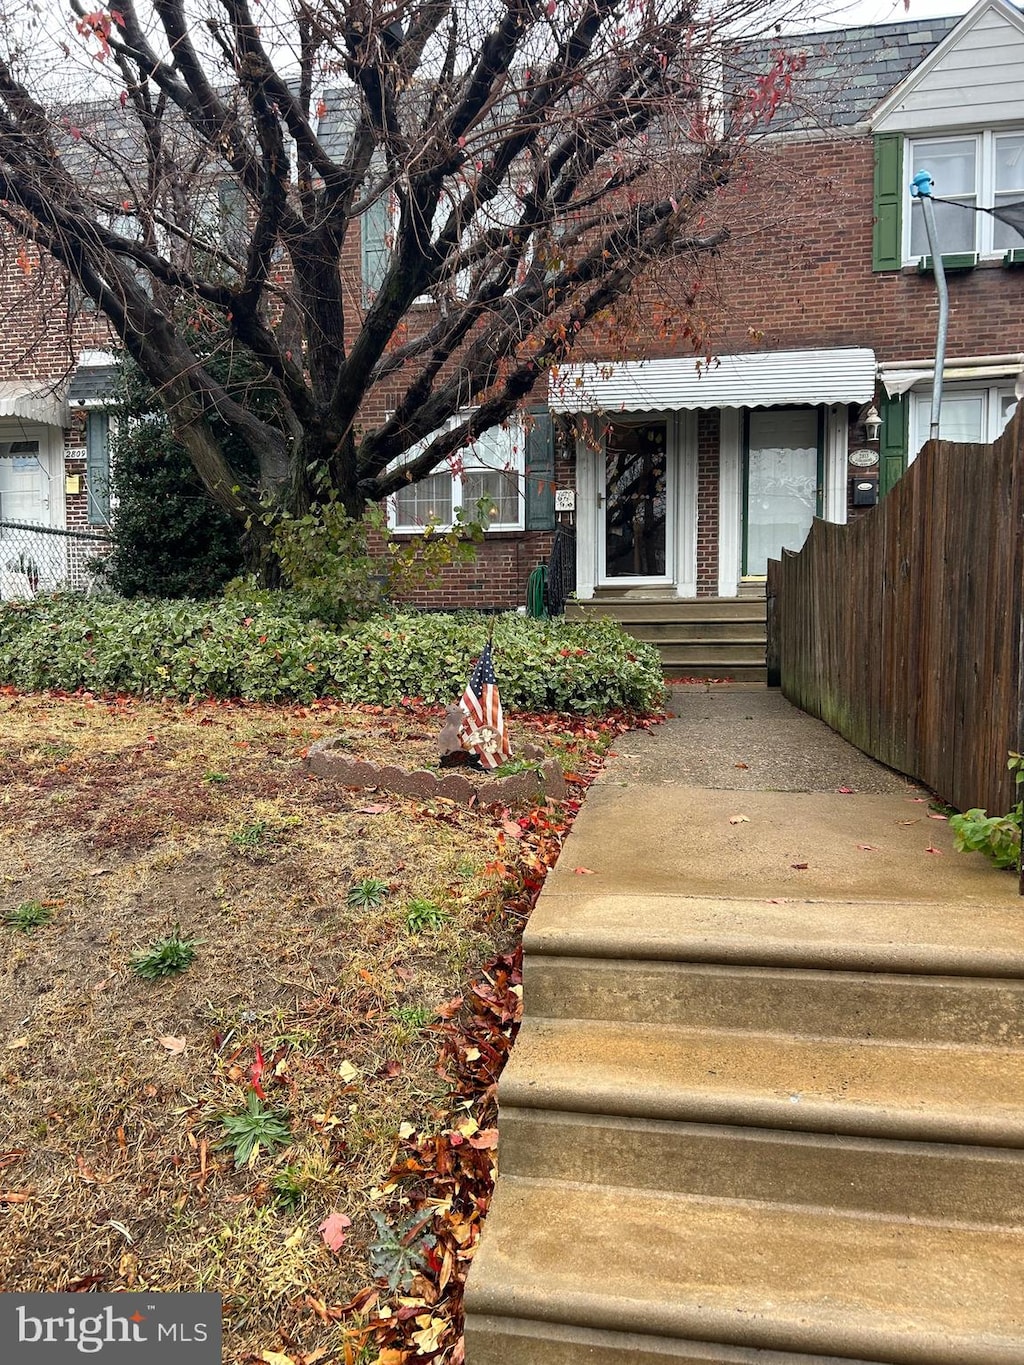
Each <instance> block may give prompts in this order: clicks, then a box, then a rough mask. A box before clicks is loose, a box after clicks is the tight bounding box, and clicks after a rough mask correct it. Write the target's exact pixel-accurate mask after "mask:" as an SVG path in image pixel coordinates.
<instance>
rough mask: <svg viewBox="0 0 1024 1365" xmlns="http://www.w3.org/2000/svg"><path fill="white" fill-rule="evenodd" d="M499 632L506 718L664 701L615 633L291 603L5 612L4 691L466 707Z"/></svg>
mask: <svg viewBox="0 0 1024 1365" xmlns="http://www.w3.org/2000/svg"><path fill="white" fill-rule="evenodd" d="M492 625H493V627H494V660H495V669H496V672H497V675H498V684H499V687H500V689H501V697H502V702H503V704H504V705H505V706H506V707H517V708H520V709H523V710H531V711H548V710H555V711H577V712H601V711H607V710H612V709H616V708H622V709H625V710H633V711H646V710H650V709H652V708H654V707H656V706H657V705H658V704H659V703H660V701H661V699H662V696H663V689H662V672H661V666H660V663H659V659H658V655H657V653H656V652H655V650H654V649H652V648H651V647H650V646H649V645H645V644H642V643H641V642H639V641H637V640H633V639H632V638H631V637H630V636H628V635H626V634H625V633H624V632H623V631H622V629H621V628H620V627H619V626H617V625H615V624H614V623H612V622H608V621H600V620H595V621H590V622H566V621H562V620H557V621H533V620H528V619H527V618H526V617H522V616H517V615H508V616H500V617H497V618H493V617H484V616H480V615H475V614H470V613H459V614H453V615H431V614H426V613H406V614H399V615H395V616H381V617H376V618H374V619H373V620H371V621H366V622H362V623H360V624H358V625H354V626H352V627H350V628H349V629H347V630H345V631H337V630H329V629H325V628H324V627H323V626H321V625H320V624H319V623H317V622H310V621H307V620H304V619H303V616H302V613H301V609H300V606H299V604H297V603H294V602H292V601H291V600H290V599H289V598H288V597H287V596H285V595H283V594H282V595H280V597H275V598H274V599H272V600H271V599H269V598H268V596H267V595H266V594H264V595H263V597H262V598H261V599H260V600H259V601H258V602H251V601H246V600H244V599H242V600H234V601H232V600H226V601H222V602H217V603H205V602H192V601H173V602H167V601H162V602H143V601H131V602H125V601H119V600H118V601H111V600H107V599H97V598H75V597H70V596H59V597H50V598H36V599H34V600H32V601H30V602H25V603H21V602H9V603H3V604H0V682H2V683H6V684H9V685H12V686H14V687H17V688H20V689H22V690H24V691H35V690H39V689H47V688H52V689H57V690H66V691H75V690H77V689H78V688H85V689H86V690H88V691H90V692H95V693H99V694H112V693H127V694H130V695H134V696H144V697H177V698H187V697H193V696H214V697H242V698H245V699H247V700H250V701H310V700H312V699H313V698H314V697H337V698H339V699H340V700H343V701H351V702H370V703H380V704H389V703H394V702H397V701H399V700H400V699H401V698H402V697H413V696H415V697H422V698H423V699H424V700H425V701H429V702H448V701H451V700H453V699H454V698H457V697H458V696H459V695H461V692H462V689H463V688H464V687H465V684H466V680H467V678H468V676H469V670H470V668H471V666H472V664H473V662H474V660H475V659H476V657H477V655H478V654H479V652H480V650H481V649H482V648H483V645H484V643H485V642H486V640H487V634H488V631H489V630H490V628H491V626H492Z"/></svg>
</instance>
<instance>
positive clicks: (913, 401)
mask: <svg viewBox="0 0 1024 1365" xmlns="http://www.w3.org/2000/svg"><path fill="white" fill-rule="evenodd" d="M1016 406H1017V398H1016V395H1015V394H1014V391H1013V389H1012V388H1010V387H1008V386H1007V385H996V384H989V385H986V384H947V385H945V386H944V387H943V390H942V408H941V411H940V412H939V436H940V438H941V439H942V440H944V441H971V442H977V443H978V444H984V443H987V442H989V441H994V440H995V439H996V437H997V436H998V435H999V434H1000V432H1001V431H1002V430H1003V428H1004V427H1005V426H1006V424H1007V422H1008V421H1009V420H1010V418H1011V417H1012V416H1013V413H1014V409H1015V408H1016ZM931 417H932V390H931V385H930V384H929V385H926V386H925V387H924V388H922V389H915V390H914V391H912V392H911V394H910V452H909V459H910V460H911V461H913V460H915V459H916V458H917V456H918V454H919V453H920V451H921V447H922V446H923V445H924V443H925V441H927V439H928V428H929V427H930V426H931Z"/></svg>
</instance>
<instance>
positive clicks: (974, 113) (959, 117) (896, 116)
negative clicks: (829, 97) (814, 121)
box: [871, 0, 1024, 132]
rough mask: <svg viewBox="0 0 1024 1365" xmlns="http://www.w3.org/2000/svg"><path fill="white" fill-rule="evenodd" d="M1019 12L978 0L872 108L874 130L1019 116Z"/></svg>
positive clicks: (1023, 49) (1022, 38)
mask: <svg viewBox="0 0 1024 1365" xmlns="http://www.w3.org/2000/svg"><path fill="white" fill-rule="evenodd" d="M1022 70H1024V15H1022V14H1021V13H1020V11H1019V10H1017V9H1015V8H1014V6H1013V5H1010V4H1008V3H1007V0H980V3H979V4H977V5H975V7H974V8H973V9H972V10H971V11H970V12H969V13H968V14H966V15H965V16H964V17H963V18H962V19H960V20H959V21H958V22H957V23H956V24H955V26H954V28H953V29H952V30H951V31H950V32H949V33H948V34H947V35H946V37H945V38H944V39H943V40H942V41H941V42H940V43H938V44H937V45H936V47H934V48H933V49H932V51H931V52H930V53H928V55H927V56H926V57H925V58H924V60H923V61H922V62H921V63H920V65H918V66H917V67H916V69H915V70H913V71H912V72H909V73H908V75H907V77H906V78H905V79H904V80H903V81H902V82H900V84H899V85H897V86H896V87H895V88H894V89H893V90H892V91H890V93H889V94H888V95H887V97H886V98H885V99H883V100H882V101H881V102H880V104H879V105H878V107H877V108H876V109H875V111H874V114H873V116H872V119H871V126H872V131H874V132H911V131H915V130H918V129H920V128H928V129H931V128H938V127H942V126H944V125H948V126H951V127H952V126H957V125H964V124H969V123H993V122H998V121H1000V119H1004V120H1013V121H1018V122H1019V120H1020V88H1021V76H1022Z"/></svg>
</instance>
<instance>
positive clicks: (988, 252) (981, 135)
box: [903, 128, 1024, 265]
mask: <svg viewBox="0 0 1024 1365" xmlns="http://www.w3.org/2000/svg"><path fill="white" fill-rule="evenodd" d="M1001 137H1024V128H986V129H982V130H974V131H971V130H968V131H965V132H961V133H950V134H948V135H947V134H942V135H940V136H928V135H927V134H922V135H920V136H918V137H908V138H906V139H904V144H903V166H904V170H905V175H904V177H903V178H904V180H905V181H906V182H907V185H906V188H905V189H904V211H903V264H904V265H915V264H916V263H917V262H918V261H919V260H921V258H922V256H925V255H927V254H928V253H927V252H922V251H915V252H913V253H912V252H911V249H910V240H911V230H912V226H913V223H914V221H915V220H914V218H913V217H912V214H913V212H914V201H913V199H912V198H911V195H910V189H909V182H910V179H911V174H912V171H913V165H914V148H915V146H916V145H918V144H919V143H922V142H929V143H936V142H967V141H970V140H972V139H973V141H974V144H975V151H974V202H975V204H976V205H978V206H979V207H984V208H991V207H992V206H993V204H994V203H995V195H996V185H995V181H996V140H997V139H998V138H1001ZM924 169H925V170H927V169H928V168H927V167H925V168H924ZM935 190H936V193H937V194H938V195H939V197H940V198H941V197H942V186H941V185H936V187H935ZM1021 197H1022V198H1024V186H1022V188H1021ZM918 212H920V209H918ZM974 220H975V222H974V246H973V247H972V248H970V249H971V250H972V251H976V252H977V253H978V255H979V256H980V257H981V258H982V259H983V260H984V259H1001V258H1002V256H1003V254H1004V252H1005V251H1006V249H1007V248H1006V247H1005V246H999V247H997V246H995V245H993V236H994V232H995V226H996V219H994V218H993V217H992V215H991V214H990V213H975V215H974ZM940 246H941V243H940ZM1020 246H1021V247H1024V237H1022V239H1021V241H1020ZM948 254H956V253H948Z"/></svg>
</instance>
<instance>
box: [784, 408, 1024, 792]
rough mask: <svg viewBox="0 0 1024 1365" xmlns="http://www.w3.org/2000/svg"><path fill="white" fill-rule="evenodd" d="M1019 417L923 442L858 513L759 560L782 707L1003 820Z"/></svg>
mask: <svg viewBox="0 0 1024 1365" xmlns="http://www.w3.org/2000/svg"><path fill="white" fill-rule="evenodd" d="M1022 516H1024V415H1022V414H1021V413H1019V412H1018V414H1017V415H1016V416H1015V417H1014V419H1013V421H1012V422H1011V423H1010V426H1009V427H1008V428H1007V430H1006V431H1005V432H1004V433H1003V435H1002V436H1001V437H1000V438H999V440H998V441H996V442H995V443H994V444H993V445H988V446H978V445H963V444H958V443H954V442H950V441H938V442H934V443H930V444H929V445H927V446H926V447H925V449H924V450H923V451H922V452H921V454H920V456H919V457H918V459H917V460H916V461H915V462H914V464H913V465H911V467H910V469H909V470H908V471H907V473H906V474H905V475H904V476H903V478H902V479H901V480H900V481H899V483H898V484H897V485H896V486H895V488H893V490H892V491H891V492H890V493H889V494H888V496H887V497H886V498H885V499H883V501H882V502H880V503H879V505H878V506H877V507H876V508H875V509H874V510H873V511H872V512H871V513H869V514H868V515H867V516H864V517H861V518H860V519H859V520H858V521H856V522H855V523H853V524H852V525H850V526H835V525H832V524H831V523H828V522H823V521H816V522H815V523H814V525H813V527H812V528H811V533H810V535H809V536H808V538H807V542H806V544H805V545H804V548H803V549H802V550H800V551H799V552H798V553H796V554H793V553H790V552H789V551H783V555H782V559H781V560H778V561H772V562H771V563H770V564H769V566H768V596H769V637H770V638H769V642H768V653H769V658H770V659H771V660H772V664H773V668H777V670H778V675H779V679H780V681H781V686H782V691H783V693H784V695H785V696H786V697H788V698H789V700H790V701H792V702H794V703H795V704H796V705H797V706H800V707H802V708H803V709H804V710H805V711H809V712H810V713H811V714H812V715H815V716H819V717H820V718H821V719H822V720H824V721H825V722H827V724H829V725H831V726H832V728H833V729H834V730H837V731H838V732H839V733H840V734H841V735H843V736H844V737H845V738H846V739H848V740H850V741H851V743H853V744H856V745H857V747H858V748H860V749H863V750H864V751H865V753H869V754H871V755H872V756H873V757H875V758H877V759H879V760H880V761H881V762H883V763H887V764H888V765H889V766H890V767H892V768H896V769H898V770H899V771H900V772H904V773H906V774H908V776H910V777H914V778H916V779H918V780H919V781H921V782H923V783H925V784H926V785H927V786H929V787H930V788H932V790H933V791H935V792H937V793H938V794H939V795H940V796H941V797H942V798H943V799H944V800H946V801H948V802H949V803H950V804H951V805H953V806H956V807H957V808H958V809H960V810H966V809H968V808H969V807H971V806H985V807H987V808H988V810H990V811H993V812H994V811H1005V810H1008V809H1009V808H1010V806H1011V805H1012V804H1013V802H1014V800H1015V799H1016V797H1015V791H1014V782H1013V778H1012V776H1011V775H1010V774H1009V773H1008V772H1007V769H1006V757H1007V754H1008V752H1009V751H1011V750H1016V749H1018V748H1019V747H1020V743H1021V735H1020V732H1019V720H1018V715H1019V710H1020V706H1021V700H1022V698H1021V679H1020V671H1021V663H1020V659H1021V645H1022V642H1021V605H1022V602H1021V576H1022V571H1024V524H1022Z"/></svg>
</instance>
